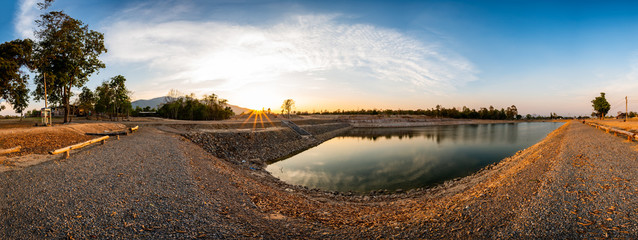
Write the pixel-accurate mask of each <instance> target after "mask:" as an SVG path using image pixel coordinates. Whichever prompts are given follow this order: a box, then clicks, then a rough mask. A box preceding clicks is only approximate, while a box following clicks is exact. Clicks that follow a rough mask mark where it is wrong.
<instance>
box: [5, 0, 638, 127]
mask: <svg viewBox="0 0 638 240" xmlns="http://www.w3.org/2000/svg"><path fill="white" fill-rule="evenodd" d="M35 2H36V1H32V0H23V1H3V2H2V3H0V11H2V13H1V14H0V16H1V17H0V21H2V22H1V24H0V26H1V28H2V29H1V31H0V41H3V42H4V41H10V40H13V39H16V38H24V37H32V32H33V31H32V29H33V28H34V24H33V20H35V19H36V18H37V17H38V15H39V14H41V12H40V11H39V10H37V8H35V5H34V4H35ZM52 9H63V10H64V11H65V12H67V13H68V14H69V15H71V16H72V17H74V18H77V19H80V20H82V21H83V22H85V23H87V24H89V27H90V28H91V29H94V30H98V31H100V32H103V33H105V39H106V45H107V48H108V50H109V52H108V53H107V54H105V55H103V57H102V59H103V61H104V62H105V63H106V65H107V67H106V69H103V70H102V71H101V72H100V74H97V75H94V76H92V77H91V78H90V81H89V83H88V86H89V87H90V88H95V86H97V85H99V84H100V83H101V82H102V81H103V80H106V79H108V78H110V77H112V76H115V75H118V74H122V75H124V76H125V77H126V78H127V79H128V86H129V88H130V89H131V90H132V91H133V98H134V99H148V98H153V97H158V96H162V95H164V94H166V93H167V92H168V91H169V90H170V89H171V88H172V89H177V90H179V91H181V92H183V93H185V94H187V93H191V92H192V93H195V94H196V95H197V96H199V97H201V96H203V95H204V94H210V93H213V92H214V93H216V94H218V95H220V96H221V97H223V98H226V99H228V100H229V102H230V103H231V104H236V105H240V106H245V107H250V108H261V107H265V108H269V107H270V108H273V109H278V108H279V106H280V105H281V102H282V101H283V100H284V99H286V98H293V99H295V100H296V102H297V109H299V110H309V111H312V110H317V111H318V110H323V109H330V110H334V109H338V108H340V109H359V108H393V109H399V108H400V109H417V108H422V109H423V108H432V107H434V106H436V105H437V104H440V105H442V106H445V107H458V108H460V107H462V106H468V107H470V108H478V107H487V106H489V105H493V106H494V107H497V108H505V107H507V106H510V105H512V104H513V105H516V106H517V107H518V109H519V111H520V112H521V113H523V114H527V113H530V114H540V115H549V113H550V112H557V113H558V114H560V115H568V116H574V115H589V114H590V113H591V111H592V109H591V103H590V101H591V99H593V98H594V97H596V96H597V95H598V94H599V93H600V92H606V93H607V97H608V101H609V102H610V103H611V104H612V110H611V111H610V113H612V114H614V115H615V113H616V112H617V111H621V110H623V111H624V102H623V99H624V97H625V96H629V99H630V101H629V106H630V110H634V111H638V107H633V105H638V95H633V96H632V95H631V94H632V93H635V92H638V55H637V53H638V11H636V10H637V9H638V5H637V4H636V3H633V2H630V1H627V2H623V1H614V2H611V1H194V0H193V1H161V0H160V1H99V0H84V1H79V0H57V1H55V2H54V4H53V7H52ZM633 99H636V100H633ZM33 106H34V107H35V106H37V103H34V105H33ZM2 114H7V113H6V111H5V112H3V113H2Z"/></svg>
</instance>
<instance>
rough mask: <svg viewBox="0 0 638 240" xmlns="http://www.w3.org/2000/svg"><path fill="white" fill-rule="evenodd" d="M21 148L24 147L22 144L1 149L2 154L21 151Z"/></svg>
mask: <svg viewBox="0 0 638 240" xmlns="http://www.w3.org/2000/svg"><path fill="white" fill-rule="evenodd" d="M21 148H22V147H21V146H17V147H12V148H9V149H0V154H8V153H14V152H19V151H20V149H21Z"/></svg>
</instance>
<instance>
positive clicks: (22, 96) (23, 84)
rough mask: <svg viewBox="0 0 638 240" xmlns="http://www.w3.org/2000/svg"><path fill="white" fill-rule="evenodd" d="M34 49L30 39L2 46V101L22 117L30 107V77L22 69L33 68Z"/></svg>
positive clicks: (0, 70) (0, 71) (0, 61)
mask: <svg viewBox="0 0 638 240" xmlns="http://www.w3.org/2000/svg"><path fill="white" fill-rule="evenodd" d="M32 48H33V41H31V40H30V39H25V40H20V39H18V40H13V41H11V42H5V43H3V44H0V99H4V100H6V101H7V102H9V103H10V104H11V105H12V107H13V109H14V110H15V112H16V113H20V114H21V115H22V111H24V109H26V108H27V106H28V105H29V89H28V88H27V84H28V80H29V76H28V75H27V74H26V73H25V72H23V71H22V70H21V68H23V67H30V66H31V65H30V61H31V51H32Z"/></svg>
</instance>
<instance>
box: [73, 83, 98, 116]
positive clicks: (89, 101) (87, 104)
mask: <svg viewBox="0 0 638 240" xmlns="http://www.w3.org/2000/svg"><path fill="white" fill-rule="evenodd" d="M77 105H78V107H81V108H83V109H84V110H85V111H92V110H93V105H95V94H93V92H92V91H91V89H89V88H88V87H83V88H82V92H81V93H80V95H78V100H77Z"/></svg>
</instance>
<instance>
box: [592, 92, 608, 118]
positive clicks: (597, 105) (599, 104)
mask: <svg viewBox="0 0 638 240" xmlns="http://www.w3.org/2000/svg"><path fill="white" fill-rule="evenodd" d="M591 103H592V106H593V107H594V111H595V112H596V113H597V116H599V117H600V119H603V118H604V117H605V115H606V114H607V112H609V109H611V105H609V102H607V99H605V93H604V92H601V93H600V97H596V98H594V100H592V101H591Z"/></svg>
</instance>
